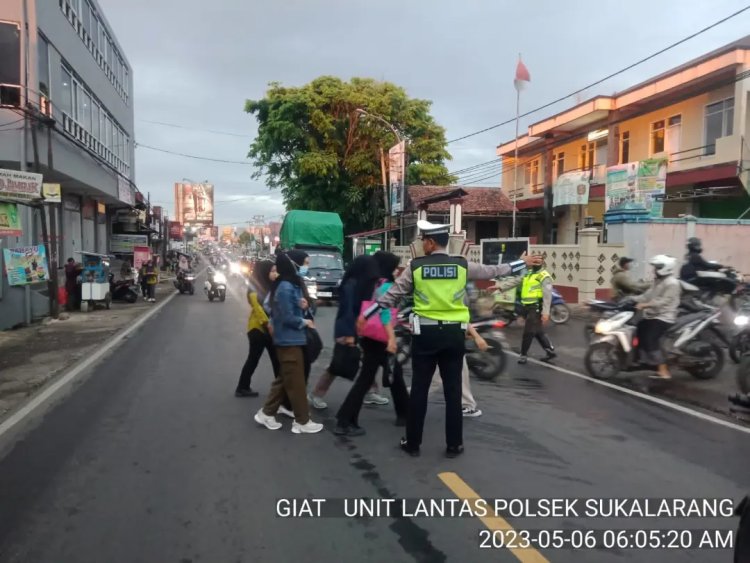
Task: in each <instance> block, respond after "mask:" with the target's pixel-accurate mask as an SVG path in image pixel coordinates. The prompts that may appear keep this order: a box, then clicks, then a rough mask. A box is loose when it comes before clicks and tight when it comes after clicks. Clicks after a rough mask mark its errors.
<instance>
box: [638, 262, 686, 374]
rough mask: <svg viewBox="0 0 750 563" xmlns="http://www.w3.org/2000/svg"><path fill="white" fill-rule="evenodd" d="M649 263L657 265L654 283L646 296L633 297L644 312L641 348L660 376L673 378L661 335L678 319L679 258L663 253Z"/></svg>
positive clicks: (640, 332) (640, 328)
mask: <svg viewBox="0 0 750 563" xmlns="http://www.w3.org/2000/svg"><path fill="white" fill-rule="evenodd" d="M649 264H650V265H651V266H653V268H654V283H653V285H652V286H651V288H650V289H649V290H648V291H646V292H645V293H644V294H642V295H637V296H635V297H632V298H631V299H632V300H633V301H634V302H635V303H637V305H636V308H637V309H639V310H642V311H643V318H642V319H641V321H640V322H639V323H638V328H637V330H638V347H639V348H640V354H641V362H642V363H644V364H646V365H650V366H656V368H657V372H658V374H659V375H658V377H660V378H662V379H671V377H672V374H671V373H669V367H668V366H667V363H666V360H665V358H664V354H663V353H662V350H661V343H660V341H661V337H662V336H663V335H664V333H666V332H667V330H669V328H670V327H671V326H672V325H673V324H674V323H675V321H676V320H677V310H678V309H679V307H680V296H681V294H682V288H681V286H680V282H679V280H678V279H677V277H675V272H676V270H677V259H676V258H674V257H672V256H666V255H664V254H659V255H657V256H654V257H653V258H652V259H651V260H650V261H649Z"/></svg>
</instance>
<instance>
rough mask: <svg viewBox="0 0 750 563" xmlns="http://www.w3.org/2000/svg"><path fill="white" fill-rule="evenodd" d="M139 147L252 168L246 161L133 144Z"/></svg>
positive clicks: (250, 163)
mask: <svg viewBox="0 0 750 563" xmlns="http://www.w3.org/2000/svg"><path fill="white" fill-rule="evenodd" d="M141 147H142V148H144V149H149V150H152V151H157V152H163V153H166V154H171V155H174V156H182V157H184V158H193V159H195V160H208V161H210V162H221V163H224V164H242V165H244V166H252V165H253V163H252V162H247V161H242V160H225V159H222V158H209V157H207V156H197V155H194V154H185V153H181V152H175V151H170V150H167V149H160V148H158V147H152V146H150V145H144V144H143V143H135V148H141Z"/></svg>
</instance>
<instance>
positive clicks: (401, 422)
mask: <svg viewBox="0 0 750 563" xmlns="http://www.w3.org/2000/svg"><path fill="white" fill-rule="evenodd" d="M394 424H395V425H396V426H406V417H403V416H397V417H396V422H395V423H394Z"/></svg>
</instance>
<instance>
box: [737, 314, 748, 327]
mask: <svg viewBox="0 0 750 563" xmlns="http://www.w3.org/2000/svg"><path fill="white" fill-rule="evenodd" d="M748 323H750V317H748V316H747V315H737V316H736V317H734V325H735V326H747V324H748Z"/></svg>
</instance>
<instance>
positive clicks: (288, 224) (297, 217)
mask: <svg viewBox="0 0 750 563" xmlns="http://www.w3.org/2000/svg"><path fill="white" fill-rule="evenodd" d="M279 238H280V246H281V249H282V250H292V249H300V250H304V251H305V252H307V254H308V256H309V257H310V266H309V270H308V274H307V277H308V280H307V281H308V282H311V281H314V282H315V285H316V287H317V297H318V298H319V299H326V300H334V299H337V298H338V290H339V286H340V285H341V279H342V278H343V277H344V260H343V256H342V255H343V252H344V224H343V223H342V222H341V217H339V215H338V213H329V212H326V211H304V210H294V211H289V212H288V213H287V214H286V216H285V217H284V222H283V223H282V225H281V233H280V236H279Z"/></svg>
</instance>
